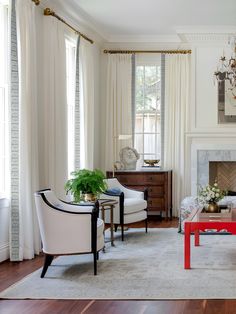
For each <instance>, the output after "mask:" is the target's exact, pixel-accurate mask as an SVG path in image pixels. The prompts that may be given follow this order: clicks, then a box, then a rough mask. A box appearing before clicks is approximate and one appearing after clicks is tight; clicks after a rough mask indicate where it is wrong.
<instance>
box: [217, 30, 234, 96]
mask: <svg viewBox="0 0 236 314" xmlns="http://www.w3.org/2000/svg"><path fill="white" fill-rule="evenodd" d="M229 44H230V46H231V48H232V55H231V58H230V59H228V60H227V58H226V57H225V55H224V52H223V55H222V57H220V60H219V64H218V66H217V70H216V71H215V73H214V77H215V78H216V80H217V81H218V82H219V83H221V82H226V81H228V82H229V84H227V86H229V87H228V89H229V90H230V91H231V92H232V93H233V89H235V88H236V36H233V37H231V38H230V39H229ZM234 98H235V99H236V95H234Z"/></svg>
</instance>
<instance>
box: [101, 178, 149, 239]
mask: <svg viewBox="0 0 236 314" xmlns="http://www.w3.org/2000/svg"><path fill="white" fill-rule="evenodd" d="M105 181H106V183H107V186H108V191H106V192H104V193H103V194H101V195H100V199H114V200H117V201H118V204H117V205H115V208H114V213H113V222H114V225H115V231H117V227H118V225H120V226H121V237H122V241H124V225H126V224H131V223H134V222H138V221H142V220H144V221H145V230H146V232H147V197H148V194H147V190H145V191H143V192H142V191H137V190H132V189H129V188H126V187H125V186H123V185H122V184H121V183H120V182H119V181H118V180H117V178H110V179H105ZM111 189H119V190H120V192H118V193H115V194H114V193H112V192H110V191H109V190H111ZM105 222H106V223H109V222H110V217H109V212H108V215H106V218H105Z"/></svg>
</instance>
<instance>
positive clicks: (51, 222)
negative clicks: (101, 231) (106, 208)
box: [35, 190, 92, 255]
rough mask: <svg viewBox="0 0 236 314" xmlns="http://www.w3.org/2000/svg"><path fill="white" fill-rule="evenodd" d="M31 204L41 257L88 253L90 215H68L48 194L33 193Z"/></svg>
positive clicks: (49, 193) (55, 198)
mask: <svg viewBox="0 0 236 314" xmlns="http://www.w3.org/2000/svg"><path fill="white" fill-rule="evenodd" d="M35 203H36V212H37V216H38V221H39V229H40V234H41V239H42V243H43V251H44V252H45V253H48V254H54V255H56V254H71V253H76V252H78V253H80V252H89V251H91V245H92V243H91V242H92V239H91V228H92V227H91V224H92V215H91V213H85V214H82V213H80V214H78V213H75V214H73V213H68V210H67V211H66V210H65V209H64V208H63V203H62V202H61V201H60V200H58V198H57V197H56V196H55V194H54V192H53V191H51V190H44V191H39V192H36V193H35ZM71 208H73V206H72V205H71Z"/></svg>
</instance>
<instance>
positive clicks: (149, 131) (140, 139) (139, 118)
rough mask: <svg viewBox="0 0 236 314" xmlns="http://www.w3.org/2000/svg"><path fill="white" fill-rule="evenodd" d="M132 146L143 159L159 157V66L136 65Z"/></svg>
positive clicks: (140, 164)
mask: <svg viewBox="0 0 236 314" xmlns="http://www.w3.org/2000/svg"><path fill="white" fill-rule="evenodd" d="M135 106H136V108H135V110H136V112H135V131H134V147H135V148H136V149H137V151H138V152H139V153H140V159H139V161H138V162H139V165H138V166H139V167H141V166H143V163H144V162H143V160H144V159H160V157H161V66H160V64H158V63H157V64H140V63H138V64H137V65H136V95H135Z"/></svg>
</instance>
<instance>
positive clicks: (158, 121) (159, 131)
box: [156, 115, 161, 133]
mask: <svg viewBox="0 0 236 314" xmlns="http://www.w3.org/2000/svg"><path fill="white" fill-rule="evenodd" d="M156 119H157V121H156V128H157V129H156V130H157V133H161V116H160V115H157V117H156Z"/></svg>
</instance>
